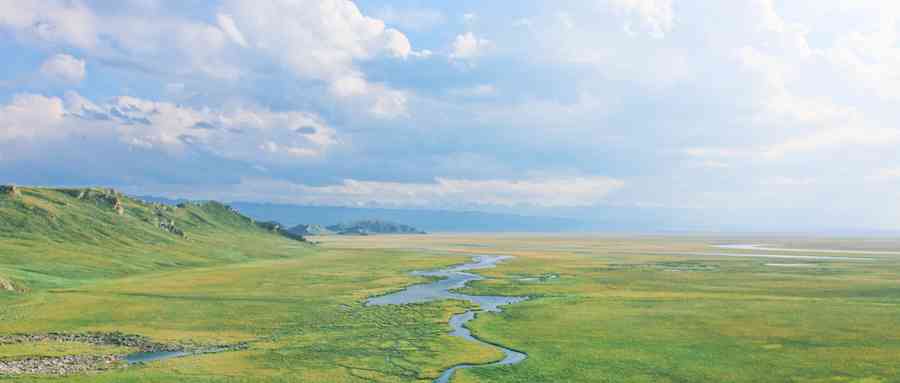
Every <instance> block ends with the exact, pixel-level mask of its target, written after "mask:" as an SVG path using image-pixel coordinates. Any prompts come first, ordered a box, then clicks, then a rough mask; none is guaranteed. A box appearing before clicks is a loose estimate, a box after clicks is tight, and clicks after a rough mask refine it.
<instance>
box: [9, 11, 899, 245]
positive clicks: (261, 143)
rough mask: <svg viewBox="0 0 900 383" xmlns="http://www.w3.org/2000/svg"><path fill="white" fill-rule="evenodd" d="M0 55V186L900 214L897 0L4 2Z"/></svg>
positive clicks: (496, 205)
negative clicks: (104, 187) (100, 186)
mask: <svg viewBox="0 0 900 383" xmlns="http://www.w3.org/2000/svg"><path fill="white" fill-rule="evenodd" d="M0 57H2V58H3V62H4V64H3V68H4V69H3V70H2V71H0V183H16V184H20V185H48V186H49V185H53V186H87V185H102V186H111V187H115V188H118V189H121V190H123V191H126V192H129V193H133V194H139V195H156V196H166V197H183V198H197V199H218V200H225V201H236V200H238V201H269V202H280V203H297V204H312V205H339V206H381V207H400V208H428V209H455V210H485V211H503V212H527V213H533V214H546V215H567V216H581V217H591V216H597V215H603V214H605V212H608V211H610V209H614V210H615V211H635V212H646V211H667V212H673V211H674V212H680V213H678V214H683V215H685V216H689V217H684V218H685V219H686V220H687V221H691V222H693V223H696V224H701V225H707V226H708V227H716V226H717V225H735V224H744V225H754V224H760V226H758V227H759V228H770V229H777V228H780V227H791V228H823V227H842V228H866V229H887V230H893V229H898V228H900V204H898V197H900V196H898V194H900V151H898V150H897V148H898V144H900V112H898V110H900V108H898V107H900V2H896V1H876V0H857V1H842V0H816V1H812V0H808V1H807V0H791V1H775V0H733V1H719V0H690V1H688V0H579V1H574V0H573V1H569V0H556V1H530V0H522V1H516V2H506V1H470V0H454V1H445V0H435V1H413V0H357V1H349V0H271V1H264V2H260V1H255V0H220V1H206V0H203V1H200V0H183V1H174V0H173V1H162V0H115V1H113V0H0ZM629 209H631V210H629ZM635 214H637V213H635ZM673 224H676V225H677V224H683V222H681V223H673Z"/></svg>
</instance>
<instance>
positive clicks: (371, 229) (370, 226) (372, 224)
mask: <svg viewBox="0 0 900 383" xmlns="http://www.w3.org/2000/svg"><path fill="white" fill-rule="evenodd" d="M328 230H331V231H333V232H336V233H338V234H340V235H369V234H425V232H424V231H422V230H419V229H416V228H414V227H412V226H408V225H403V224H399V223H394V222H387V221H380V220H364V221H357V222H353V223H350V224H340V225H332V226H328Z"/></svg>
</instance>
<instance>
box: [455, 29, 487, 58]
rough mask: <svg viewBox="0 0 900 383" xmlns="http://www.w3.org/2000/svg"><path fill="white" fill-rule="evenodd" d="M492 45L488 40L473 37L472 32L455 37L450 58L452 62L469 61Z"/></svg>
mask: <svg viewBox="0 0 900 383" xmlns="http://www.w3.org/2000/svg"><path fill="white" fill-rule="evenodd" d="M492 44H493V43H491V41H490V40H488V39H485V38H481V37H478V36H475V34H474V33H472V32H466V33H464V34H461V35H457V36H456V39H455V40H453V48H452V52H451V53H450V58H451V59H454V60H471V59H474V58H476V57H478V56H480V55H482V54H483V53H484V51H485V50H487V49H488V48H490V47H491V46H492Z"/></svg>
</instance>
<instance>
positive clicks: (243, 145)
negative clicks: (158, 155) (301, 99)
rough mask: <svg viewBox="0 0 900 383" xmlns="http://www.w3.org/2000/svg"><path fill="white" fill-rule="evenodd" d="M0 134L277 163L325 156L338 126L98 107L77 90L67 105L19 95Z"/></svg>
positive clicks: (232, 113) (142, 103) (3, 114)
mask: <svg viewBox="0 0 900 383" xmlns="http://www.w3.org/2000/svg"><path fill="white" fill-rule="evenodd" d="M0 129H2V130H0V146H3V145H5V144H8V143H10V142H11V141H13V140H15V139H29V140H33V141H37V142H38V143H39V142H40V141H41V140H45V141H46V140H62V139H67V138H69V137H72V136H73V135H75V134H76V133H77V134H78V135H81V136H84V137H86V138H90V137H110V136H111V137H117V138H118V140H119V141H120V142H121V143H122V144H124V145H128V146H132V147H135V148H142V149H151V150H157V151H162V152H165V153H168V154H170V155H178V154H179V153H183V152H185V151H187V150H204V151H208V152H211V153H214V154H215V155H217V156H220V157H223V158H227V159H233V160H241V161H248V162H257V161H261V162H272V163H290V162H292V161H295V160H298V159H310V158H320V157H322V156H323V155H325V153H326V151H327V150H328V149H329V148H331V147H332V146H334V145H336V144H337V143H338V141H337V138H336V133H335V131H334V130H333V129H332V128H330V127H329V126H327V125H326V124H325V123H324V122H323V121H322V120H321V119H320V118H319V117H317V116H316V115H314V114H310V113H305V112H297V111H291V112H273V111H270V110H268V109H264V108H256V107H238V108H229V109H227V110H212V109H209V108H203V109H194V108H188V107H183V106H179V105H176V104H172V103H167V102H158V101H150V100H144V99H140V98H135V97H128V96H121V97H116V98H114V99H112V100H110V101H108V102H104V103H95V102H93V101H91V100H88V99H86V98H84V97H82V96H81V95H79V94H77V93H74V92H69V93H67V94H66V97H65V99H64V100H63V99H60V98H57V97H46V96H41V95H34V94H22V95H18V96H16V97H15V98H14V99H13V101H12V102H11V103H9V104H7V105H5V106H3V107H2V109H0ZM298 129H302V130H301V131H298Z"/></svg>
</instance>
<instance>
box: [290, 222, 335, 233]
mask: <svg viewBox="0 0 900 383" xmlns="http://www.w3.org/2000/svg"><path fill="white" fill-rule="evenodd" d="M287 231H288V232H290V233H292V234H296V235H325V234H328V233H330V231H328V229H326V228H324V227H323V226H322V225H316V224H311V225H305V224H300V225H297V226H294V227H292V228H290V229H288V230H287Z"/></svg>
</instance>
